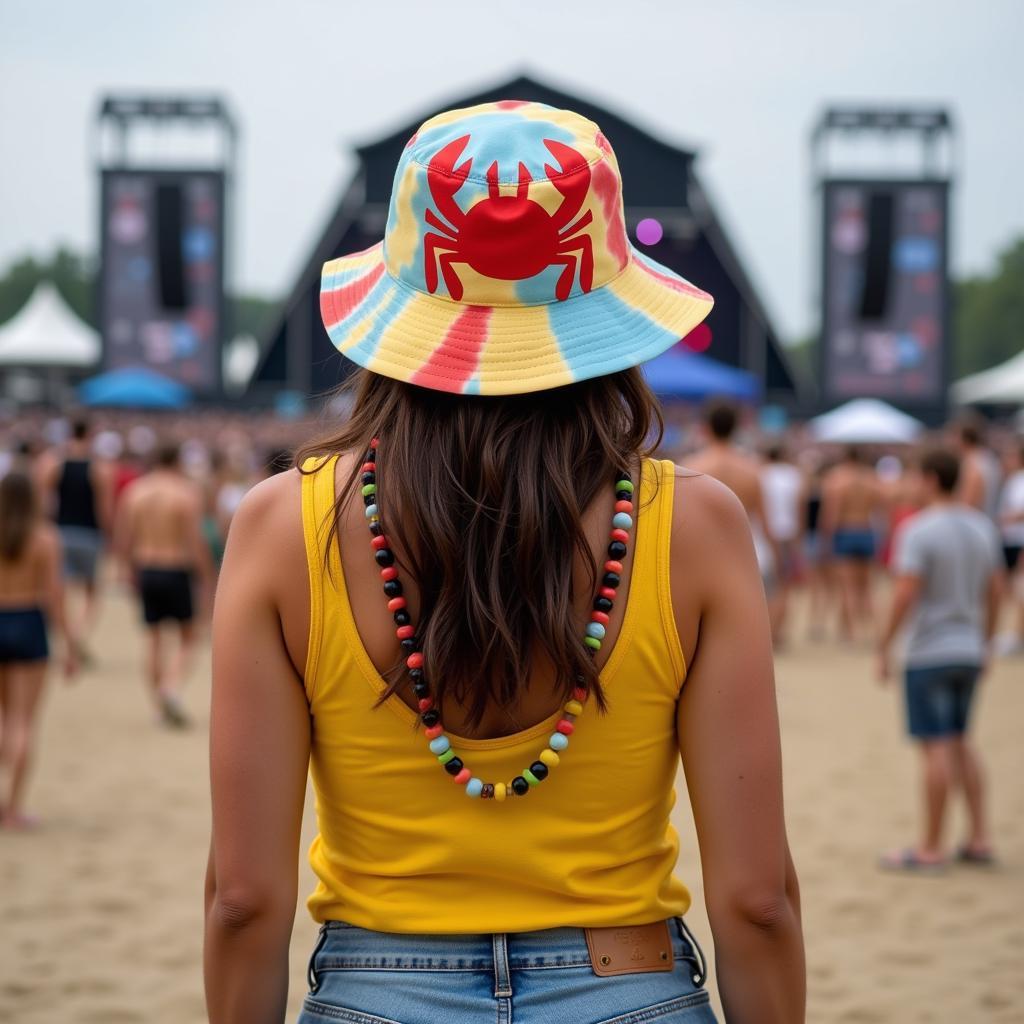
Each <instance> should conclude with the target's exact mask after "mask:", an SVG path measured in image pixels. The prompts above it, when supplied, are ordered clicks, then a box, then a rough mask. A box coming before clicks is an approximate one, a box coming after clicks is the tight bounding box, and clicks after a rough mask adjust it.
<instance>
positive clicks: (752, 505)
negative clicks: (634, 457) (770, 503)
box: [686, 400, 780, 600]
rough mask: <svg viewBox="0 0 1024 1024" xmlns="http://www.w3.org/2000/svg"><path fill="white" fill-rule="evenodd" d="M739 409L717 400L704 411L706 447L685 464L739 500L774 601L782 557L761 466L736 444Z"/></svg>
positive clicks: (767, 589) (764, 577)
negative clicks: (766, 504)
mask: <svg viewBox="0 0 1024 1024" xmlns="http://www.w3.org/2000/svg"><path fill="white" fill-rule="evenodd" d="M738 425H739V410H738V409H737V407H736V406H735V405H734V404H733V403H732V402H727V401H723V400H715V401H713V402H710V403H709V404H708V406H707V408H706V409H705V410H704V430H705V435H706V438H707V443H706V445H705V447H704V448H703V449H702V450H701V451H699V452H697V453H696V454H695V455H691V456H690V457H689V458H688V459H687V460H686V465H687V467H688V468H689V469H692V470H693V471H694V472H695V473H705V474H706V475H707V476H710V477H713V478H714V479H715V480H718V481H719V482H720V483H723V484H725V486H726V487H728V488H729V490H730V491H732V492H733V494H735V495H736V497H737V498H739V500H740V503H741V504H742V505H743V508H744V510H745V511H746V513H747V518H748V519H749V521H750V530H751V533H752V535H753V538H754V551H755V552H756V554H757V564H758V567H759V569H760V571H761V580H762V581H763V583H764V590H765V594H766V595H767V596H768V599H769V600H772V598H773V596H774V593H775V587H776V585H777V583H778V571H779V563H780V557H779V553H778V548H777V545H776V542H775V538H774V537H773V535H772V533H771V531H770V529H769V528H768V521H767V516H766V513H765V507H764V491H763V490H762V488H761V467H760V465H759V464H758V462H757V460H756V459H754V458H752V457H751V456H749V455H747V454H746V453H745V452H742V451H740V449H739V448H738V447H737V446H736V444H735V443H734V435H735V433H736V428H737V426H738Z"/></svg>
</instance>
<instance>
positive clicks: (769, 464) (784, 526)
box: [761, 442, 806, 647]
mask: <svg viewBox="0 0 1024 1024" xmlns="http://www.w3.org/2000/svg"><path fill="white" fill-rule="evenodd" d="M761 490H762V492H763V497H764V513H765V518H766V520H767V525H768V533H769V535H770V536H771V537H772V538H774V540H775V544H776V550H777V551H778V555H779V560H778V569H777V573H776V576H777V584H776V587H775V593H774V594H773V595H772V600H771V601H770V602H769V610H770V612H771V618H772V638H773V640H774V642H775V646H776V647H779V646H781V645H782V643H783V641H784V631H785V626H786V613H787V611H788V608H789V595H790V590H791V588H792V587H793V586H794V585H795V584H796V582H797V580H798V578H799V575H800V571H801V554H802V553H801V546H802V538H803V529H804V517H803V510H804V505H805V497H804V495H805V491H806V487H805V484H804V476H803V473H801V472H800V470H799V469H798V468H797V467H796V466H794V465H793V463H792V462H790V461H789V460H788V459H787V458H786V451H785V448H784V447H783V445H782V444H781V443H779V442H776V443H773V444H771V445H769V446H768V448H767V450H766V451H765V462H764V465H763V466H762V467H761Z"/></svg>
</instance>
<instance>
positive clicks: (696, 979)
mask: <svg viewBox="0 0 1024 1024" xmlns="http://www.w3.org/2000/svg"><path fill="white" fill-rule="evenodd" d="M676 921H678V922H679V929H680V933H681V935H682V937H683V938H684V939H686V941H687V942H689V943H690V945H691V946H692V947H693V952H694V953H695V954H696V961H697V974H695V975H694V976H693V983H694V985H696V986H697V988H703V987H704V982H706V981H707V980H708V965H707V961H706V960H705V959H704V950H703V949H701V948H700V943H699V942H698V941H697V940H696V939H695V938H694V937H693V932H691V931H690V929H689V928H687V926H686V922H685V921H684V920H683V918H682V916H681V915H680V916H679V917H677V918H676Z"/></svg>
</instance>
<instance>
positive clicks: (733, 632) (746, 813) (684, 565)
mask: <svg viewBox="0 0 1024 1024" xmlns="http://www.w3.org/2000/svg"><path fill="white" fill-rule="evenodd" d="M676 495H677V501H676V503H675V510H676V511H675V516H674V518H675V523H674V531H673V575H674V576H676V575H678V576H679V578H680V579H681V580H683V581H685V582H684V583H683V586H685V587H686V588H687V590H688V591H689V593H690V594H691V595H692V597H691V598H690V600H692V601H693V605H692V607H691V608H690V609H686V608H685V607H683V608H681V607H680V606H679V605H678V604H677V606H676V609H675V611H676V615H677V618H678V619H679V620H680V621H679V628H680V636H683V635H684V633H685V629H686V622H685V621H684V620H685V619H686V618H687V617H688V615H687V612H688V611H696V612H697V614H699V622H700V627H699V634H698V638H697V644H696V652H695V654H694V657H693V659H692V663H691V666H690V671H689V673H688V675H687V678H686V683H685V685H684V687H683V691H682V695H681V697H680V699H679V708H678V718H677V728H678V735H679V747H680V751H681V754H682V759H683V766H684V768H685V771H686V782H687V787H688V789H689V793H690V802H691V804H692V806H693V814H694V819H695V821H696V825H697V837H698V841H699V843H700V856H701V865H702V869H703V874H704V891H705V896H706V900H707V909H708V917H709V919H710V921H711V930H712V933H713V935H714V940H715V960H716V966H717V975H718V989H719V993H720V995H721V997H722V1006H723V1008H724V1010H725V1015H726V1020H727V1021H728V1022H729V1024H800V1022H802V1021H803V1020H804V1003H805V973H804V952H803V938H802V934H801V926H800V899H799V891H798V887H797V880H796V872H795V870H794V868H793V861H792V858H791V857H790V853H789V844H788V842H787V839H786V826H785V821H784V818H783V807H782V758H781V751H780V744H779V724H778V715H777V711H776V706H775V688H774V682H773V671H772V646H771V635H770V630H769V625H768V614H767V609H766V607H765V598H764V588H763V586H762V583H761V579H760V576H759V574H758V569H757V561H756V558H755V556H754V547H753V543H752V541H751V537H750V528H749V526H748V524H747V517H746V515H745V514H744V511H743V508H742V506H741V505H740V503H739V501H738V500H737V499H736V498H735V497H734V496H733V494H732V493H731V492H730V491H729V490H728V489H727V488H725V487H722V486H721V485H720V484H718V483H716V482H715V481H713V480H710V479H708V478H706V477H702V478H699V479H688V480H687V479H684V480H680V481H678V482H677V484H676ZM690 628H691V631H692V618H691V619H690Z"/></svg>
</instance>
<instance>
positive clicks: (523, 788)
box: [512, 775, 530, 796]
mask: <svg viewBox="0 0 1024 1024" xmlns="http://www.w3.org/2000/svg"><path fill="white" fill-rule="evenodd" d="M529 791H530V784H529V782H527V781H526V779H524V778H523V777H522V775H517V776H516V777H515V778H514V779H513V780H512V792H513V793H515V795H516V796H523V795H524V794H526V793H528V792H529Z"/></svg>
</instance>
